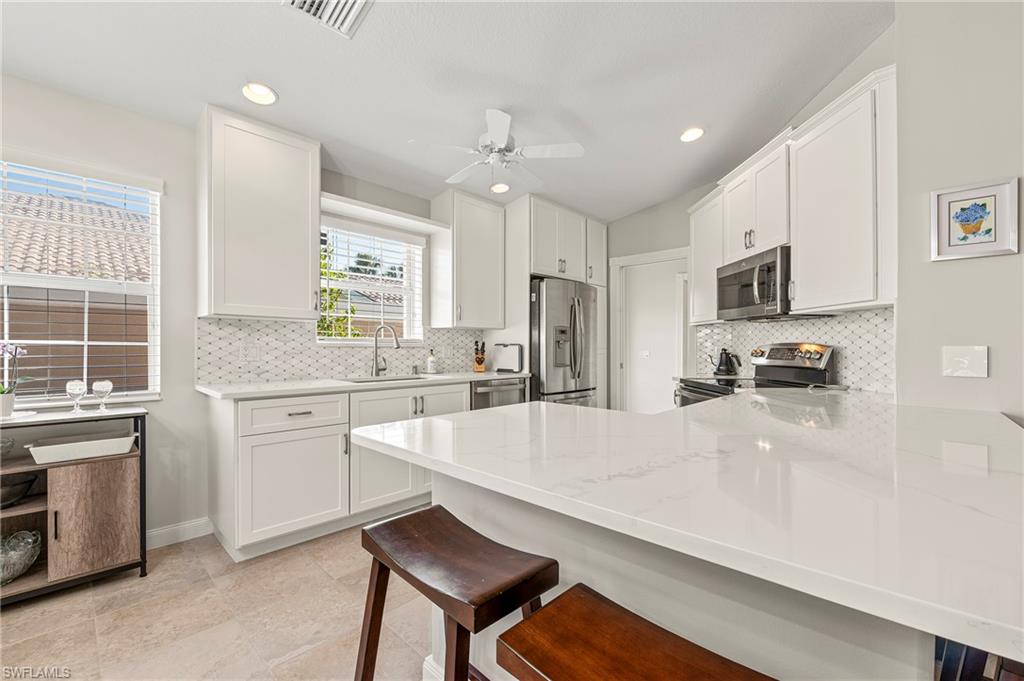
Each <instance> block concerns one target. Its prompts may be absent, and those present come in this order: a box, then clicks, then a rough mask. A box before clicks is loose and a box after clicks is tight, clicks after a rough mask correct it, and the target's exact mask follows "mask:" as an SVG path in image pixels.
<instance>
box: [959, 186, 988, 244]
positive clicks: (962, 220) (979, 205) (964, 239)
mask: <svg viewBox="0 0 1024 681" xmlns="http://www.w3.org/2000/svg"><path fill="white" fill-rule="evenodd" d="M994 207H995V197H994V196H986V197H984V198H978V199H968V200H966V201H954V202H951V203H950V204H949V212H950V218H951V219H950V230H949V237H950V238H949V242H950V245H951V246H957V245H962V244H967V243H984V242H986V241H994V240H995V235H994V232H995V221H994V220H993V219H991V218H992V209H993V208H994ZM954 225H955V226H954ZM957 227H959V229H957Z"/></svg>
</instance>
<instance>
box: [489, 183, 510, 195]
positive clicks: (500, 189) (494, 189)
mask: <svg viewBox="0 0 1024 681" xmlns="http://www.w3.org/2000/svg"><path fill="white" fill-rule="evenodd" d="M509 189H511V187H509V186H508V185H507V184H505V183H504V182H495V183H494V184H492V185H491V193H492V194H504V193H505V192H507V191H508V190H509Z"/></svg>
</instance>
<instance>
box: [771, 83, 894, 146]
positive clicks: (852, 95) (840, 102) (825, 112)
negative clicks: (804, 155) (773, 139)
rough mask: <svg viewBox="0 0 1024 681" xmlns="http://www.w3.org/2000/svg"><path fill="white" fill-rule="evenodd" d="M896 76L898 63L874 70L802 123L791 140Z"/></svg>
mask: <svg viewBox="0 0 1024 681" xmlns="http://www.w3.org/2000/svg"><path fill="white" fill-rule="evenodd" d="M895 77H896V65H895V64H892V65H890V66H885V67H882V68H880V69H877V70H875V71H872V72H871V73H869V74H868V75H866V76H864V77H863V78H861V79H860V80H859V81H857V84H856V85H854V86H853V87H851V88H850V89H849V90H847V91H846V92H844V93H843V94H841V95H839V96H838V97H836V98H835V99H833V100H832V101H831V102H829V103H828V104H827V105H826V106H825V107H824V108H823V109H821V110H820V111H818V112H817V113H816V114H814V115H813V116H811V117H810V118H808V119H807V120H806V121H804V122H803V123H801V124H800V126H799V127H797V129H796V130H794V131H793V132H792V134H791V135H790V137H789V138H790V140H798V139H800V138H801V137H803V136H804V135H806V134H807V133H808V132H810V131H811V130H813V129H814V128H816V127H817V126H818V125H820V124H821V122H822V121H823V120H825V119H827V118H828V117H829V116H831V115H832V114H834V113H835V112H836V111H838V110H839V109H841V108H843V107H844V106H846V105H847V104H849V103H850V101H852V100H854V99H856V98H857V97H859V96H860V95H862V94H863V93H865V92H867V91H868V90H871V89H872V88H875V87H878V85H879V84H880V83H882V82H884V81H886V80H891V79H893V78H895Z"/></svg>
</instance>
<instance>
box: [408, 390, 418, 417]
mask: <svg viewBox="0 0 1024 681" xmlns="http://www.w3.org/2000/svg"><path fill="white" fill-rule="evenodd" d="M409 401H410V402H412V415H413V416H416V414H417V413H418V412H417V411H416V396H415V395H413V396H412V397H410V398H409Z"/></svg>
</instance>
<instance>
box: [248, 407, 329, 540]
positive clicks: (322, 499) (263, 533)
mask: <svg viewBox="0 0 1024 681" xmlns="http://www.w3.org/2000/svg"><path fill="white" fill-rule="evenodd" d="M347 449H348V425H346V424H338V425H333V426H324V427H322V428H302V429H299V430H286V431H282V432H277V433H264V434H261V435H248V436H245V437H241V438H239V447H238V483H239V484H238V511H239V514H238V543H239V544H240V545H242V546H244V545H246V544H252V543H254V542H259V541H263V540H265V539H270V538H272V537H277V536H280V535H282V534H287V533H289V532H294V531H295V530H301V529H304V528H306V527H310V526H313V525H319V524H320V523H323V522H327V521H328V520H334V519H336V518H341V517H343V516H346V515H348V513H349V508H348V478H349V466H348V457H347V456H346V453H347Z"/></svg>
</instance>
